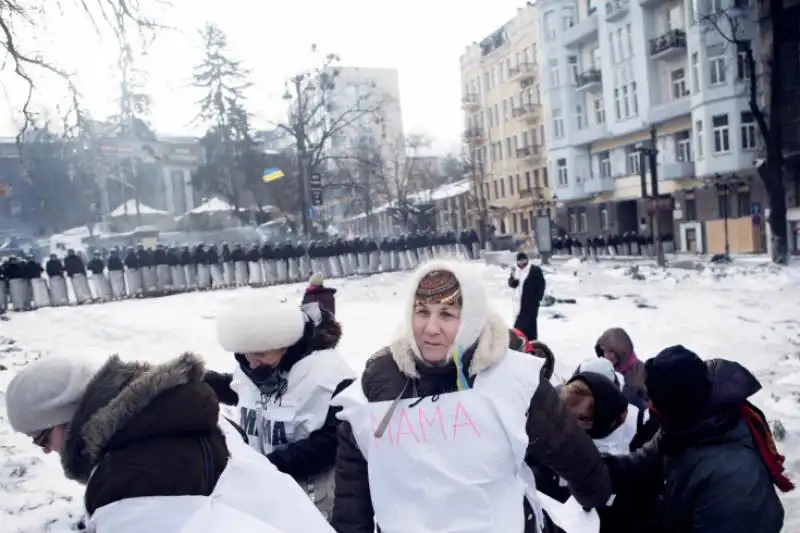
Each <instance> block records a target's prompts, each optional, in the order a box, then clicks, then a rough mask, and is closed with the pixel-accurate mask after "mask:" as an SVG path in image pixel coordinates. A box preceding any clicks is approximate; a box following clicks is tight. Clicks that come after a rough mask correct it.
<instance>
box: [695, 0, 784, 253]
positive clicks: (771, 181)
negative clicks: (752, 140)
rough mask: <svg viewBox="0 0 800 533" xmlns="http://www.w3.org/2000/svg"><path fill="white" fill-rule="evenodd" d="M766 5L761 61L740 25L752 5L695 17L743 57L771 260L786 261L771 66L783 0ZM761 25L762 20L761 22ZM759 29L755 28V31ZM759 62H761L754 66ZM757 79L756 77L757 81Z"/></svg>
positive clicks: (779, 80)
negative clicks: (759, 146) (763, 97)
mask: <svg viewBox="0 0 800 533" xmlns="http://www.w3.org/2000/svg"><path fill="white" fill-rule="evenodd" d="M764 4H765V5H766V8H767V9H768V10H769V15H768V17H767V18H766V19H765V22H762V24H765V25H768V26H769V27H770V28H771V32H772V39H771V40H769V42H768V44H767V46H763V47H760V50H761V55H762V58H761V61H760V62H758V61H756V56H755V54H754V51H753V50H754V47H753V43H752V42H751V41H750V39H748V38H747V37H748V36H747V34H746V32H745V31H744V28H743V24H744V23H745V22H748V21H749V22H751V23H758V17H756V16H752V17H751V16H749V13H755V11H754V10H756V9H758V7H754V8H749V9H748V8H739V7H736V6H734V7H731V8H729V9H725V10H721V11H715V12H713V13H704V14H702V15H701V16H700V22H701V24H703V25H704V26H705V28H706V29H707V30H710V31H714V32H716V33H718V34H719V35H720V36H722V38H723V39H724V40H725V41H726V42H727V43H728V44H730V45H731V46H733V47H735V50H736V53H737V55H738V56H739V57H742V58H743V61H744V65H743V72H738V73H737V74H740V75H741V76H737V77H740V78H741V80H742V81H743V82H745V83H746V89H745V90H746V94H747V98H748V105H749V108H750V112H751V113H752V114H753V118H754V119H755V121H756V124H757V125H758V130H759V133H760V134H761V139H762V141H763V143H764V156H765V157H764V161H763V164H761V165H760V166H759V167H758V176H759V178H761V181H762V182H763V183H764V188H765V189H766V191H767V196H768V198H769V208H770V214H769V218H768V224H769V225H770V229H771V230H772V239H773V247H772V260H773V261H774V262H775V263H779V264H786V263H787V262H788V259H789V247H788V239H789V236H788V230H787V219H786V186H785V183H784V172H785V166H786V165H785V163H786V161H785V153H784V141H783V133H782V117H781V105H780V104H781V102H780V98H778V97H777V95H778V94H780V93H781V90H782V87H783V83H784V74H783V72H782V71H781V68H775V67H776V61H777V60H778V55H779V49H780V47H779V45H780V43H781V42H783V40H784V39H786V37H787V33H786V32H787V30H786V28H785V25H784V24H782V23H781V21H782V13H783V9H784V6H783V0H766V2H764ZM762 27H763V26H762ZM757 35H758V33H756V36H757ZM759 64H760V66H761V68H758V67H759ZM759 82H761V83H759ZM761 92H766V93H767V94H769V95H770V97H769V98H768V99H767V104H766V108H762V107H761V105H760V94H761Z"/></svg>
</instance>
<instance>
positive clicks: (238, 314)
mask: <svg viewBox="0 0 800 533" xmlns="http://www.w3.org/2000/svg"><path fill="white" fill-rule="evenodd" d="M305 323H306V315H305V314H304V313H303V311H302V309H301V308H300V307H297V306H294V305H291V304H284V303H279V302H274V301H265V300H250V301H241V300H239V301H235V302H234V303H233V305H231V306H230V307H228V309H226V310H224V311H222V312H221V313H219V315H217V339H218V340H219V343H220V345H221V346H222V347H223V348H224V349H225V350H226V351H228V352H234V353H254V352H265V351H268V350H277V349H279V348H288V347H289V346H292V345H293V344H295V343H296V342H297V341H299V340H300V339H301V338H302V337H303V330H304V329H305Z"/></svg>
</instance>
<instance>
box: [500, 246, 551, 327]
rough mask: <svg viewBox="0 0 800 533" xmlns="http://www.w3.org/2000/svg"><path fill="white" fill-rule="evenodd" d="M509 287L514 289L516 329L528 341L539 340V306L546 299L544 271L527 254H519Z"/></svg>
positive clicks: (510, 277)
mask: <svg viewBox="0 0 800 533" xmlns="http://www.w3.org/2000/svg"><path fill="white" fill-rule="evenodd" d="M508 286H509V287H511V288H512V289H514V308H515V312H516V318H515V319H514V327H515V328H516V329H518V330H520V331H521V332H522V333H523V334H524V335H525V336H526V337H527V338H528V340H531V341H534V340H537V339H538V338H539V328H538V320H539V305H540V304H541V302H542V298H544V290H545V286H546V285H545V281H544V273H542V269H541V268H539V267H538V266H536V265H534V264H533V263H531V262H530V261H529V260H528V255H527V254H526V253H525V252H519V253H518V254H517V265H516V267H514V268H513V269H512V270H511V274H510V275H509V277H508Z"/></svg>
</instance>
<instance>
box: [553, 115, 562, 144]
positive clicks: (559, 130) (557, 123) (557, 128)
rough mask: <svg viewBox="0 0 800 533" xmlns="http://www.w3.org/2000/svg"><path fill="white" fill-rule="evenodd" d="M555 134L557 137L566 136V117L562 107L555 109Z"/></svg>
mask: <svg viewBox="0 0 800 533" xmlns="http://www.w3.org/2000/svg"><path fill="white" fill-rule="evenodd" d="M553 135H554V136H555V138H556V139H561V138H562V137H564V118H563V117H562V116H561V110H560V109H554V110H553Z"/></svg>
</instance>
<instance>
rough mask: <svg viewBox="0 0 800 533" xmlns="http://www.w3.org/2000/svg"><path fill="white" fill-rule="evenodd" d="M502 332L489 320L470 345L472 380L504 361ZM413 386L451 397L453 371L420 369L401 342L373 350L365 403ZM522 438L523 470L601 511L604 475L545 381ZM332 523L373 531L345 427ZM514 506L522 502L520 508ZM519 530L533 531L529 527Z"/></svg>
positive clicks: (360, 532) (340, 530) (362, 471)
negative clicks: (541, 473) (547, 474)
mask: <svg viewBox="0 0 800 533" xmlns="http://www.w3.org/2000/svg"><path fill="white" fill-rule="evenodd" d="M509 340H510V339H509V333H508V328H507V327H506V326H505V324H504V323H503V321H502V320H501V319H499V318H496V317H492V318H490V321H489V324H488V325H487V329H486V331H485V332H484V333H483V334H482V335H481V338H480V340H479V342H478V344H477V346H476V347H475V348H473V349H470V350H468V351H467V353H466V354H465V357H464V360H465V362H466V363H467V367H468V368H469V374H470V375H472V376H475V375H478V374H480V373H481V372H482V371H484V370H487V369H488V368H490V367H491V366H492V365H494V364H496V363H497V362H498V361H500V360H501V359H502V357H504V356H505V354H506V353H507V350H508V344H509ZM408 380H412V383H413V384H414V386H413V387H407V391H406V393H405V394H404V397H407V398H411V397H415V393H416V396H417V397H422V396H431V395H434V394H444V393H448V392H454V391H455V388H456V376H455V369H454V368H453V367H449V368H448V367H435V368H431V367H425V366H423V365H420V364H417V361H416V358H415V357H414V355H413V354H412V351H411V347H410V345H409V343H408V342H407V341H402V340H400V341H397V342H395V343H394V344H392V345H391V346H390V347H387V348H384V349H382V350H380V351H379V352H378V353H376V354H375V355H373V356H372V357H371V358H370V359H369V360H368V362H367V365H366V369H365V370H364V374H363V375H362V378H361V386H362V388H363V391H364V394H365V395H366V397H367V399H368V400H369V401H371V402H380V401H392V400H394V399H395V398H397V397H398V396H399V395H400V394H401V393H402V391H403V389H404V387H405V385H406V382H407V381H408ZM527 432H528V437H529V441H530V445H529V448H528V453H527V461H528V462H529V463H540V464H543V465H546V466H548V467H550V468H552V469H553V470H554V471H555V472H556V473H557V474H559V475H560V476H561V477H562V478H564V479H565V480H567V481H568V482H569V483H570V487H571V489H572V491H573V493H574V495H575V497H576V499H577V500H578V501H579V502H580V503H581V504H583V505H585V506H587V507H596V506H601V505H603V504H605V502H606V501H607V500H608V499H609V497H610V496H611V481H610V479H609V475H608V471H607V469H606V467H605V465H604V464H603V461H602V460H601V458H600V454H599V453H598V452H597V448H595V446H594V444H593V443H592V441H591V439H590V438H589V437H588V436H587V435H586V433H585V432H584V431H582V430H581V429H580V428H579V427H578V425H577V422H576V420H575V418H574V417H573V416H572V415H571V414H570V413H569V412H568V411H567V409H566V407H565V406H564V404H563V403H562V402H561V400H560V399H559V397H558V394H557V393H556V391H555V390H554V389H553V387H552V386H551V385H550V383H549V382H548V381H547V380H542V381H541V383H540V384H539V387H538V388H537V390H536V393H535V394H534V396H533V398H532V399H531V408H530V411H529V415H528V422H527ZM339 437H340V440H339V449H338V454H337V461H336V485H335V487H336V488H335V503H334V511H333V519H332V521H331V523H332V525H333V527H334V529H336V531H337V533H373V531H374V528H375V524H374V518H373V508H372V502H371V499H370V488H369V479H368V475H367V462H366V460H365V459H364V456H363V455H362V453H361V451H360V450H359V448H358V446H357V445H356V443H355V440H354V438H353V434H352V429H351V428H350V425H349V424H348V423H347V422H344V423H342V425H341V426H340V428H339ZM520 505H523V502H522V501H520ZM526 530H528V531H530V532H533V531H536V525H535V524H534V523H532V521H529V523H528V526H527V527H526Z"/></svg>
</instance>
